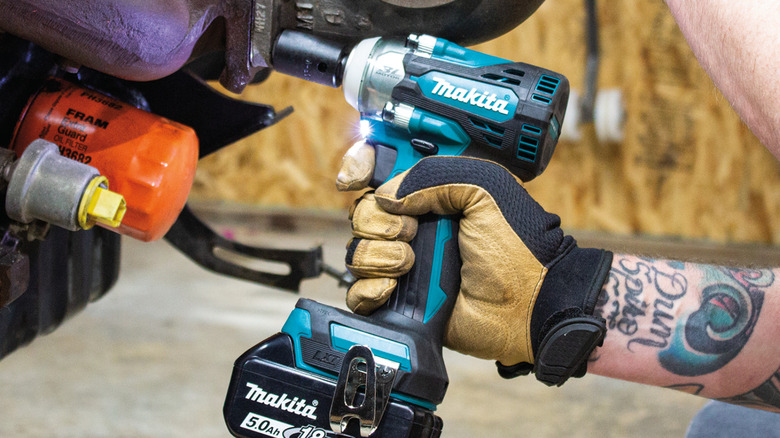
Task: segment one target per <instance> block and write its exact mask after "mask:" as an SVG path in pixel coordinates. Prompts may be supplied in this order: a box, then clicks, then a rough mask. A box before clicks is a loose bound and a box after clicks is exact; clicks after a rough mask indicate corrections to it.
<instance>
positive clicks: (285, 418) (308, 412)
mask: <svg viewBox="0 0 780 438" xmlns="http://www.w3.org/2000/svg"><path fill="white" fill-rule="evenodd" d="M335 379H336V377H335V376H334V377H333V379H332V380H331V379H327V378H324V377H322V376H319V375H316V374H313V373H310V372H308V371H304V370H301V369H298V368H296V367H295V357H294V353H293V344H292V340H291V339H290V337H289V336H288V335H286V334H284V333H278V334H276V335H274V336H272V337H270V338H268V339H266V340H265V341H263V342H261V343H260V344H258V345H256V346H254V347H253V348H252V349H250V350H249V351H247V352H246V353H244V354H243V355H242V356H241V357H239V358H238V360H236V363H235V367H234V369H233V376H232V378H231V381H230V387H229V388H228V395H227V398H226V400H225V407H224V416H225V421H226V423H227V425H228V428H229V429H230V432H231V433H232V434H233V435H234V436H236V437H246V438H260V437H263V438H265V437H280V438H282V437H283V438H324V437H340V438H347V437H358V436H360V432H359V429H360V428H359V424H358V421H357V420H353V421H352V422H351V423H350V424H349V427H348V428H347V429H346V430H345V431H344V432H343V433H335V432H333V431H332V430H331V427H330V418H329V412H330V407H331V403H332V402H333V394H334V392H335V389H336V380H335ZM441 429H442V421H441V419H440V418H439V417H437V416H436V415H434V413H433V411H431V410H428V409H425V408H421V407H419V406H415V405H411V404H408V403H404V402H402V401H400V400H397V399H393V398H391V399H390V401H389V403H388V404H387V408H386V411H385V413H384V418H383V419H382V421H381V423H380V426H379V428H378V429H377V430H376V432H374V433H373V434H372V435H371V436H372V438H373V437H376V438H407V437H420V438H427V437H430V438H436V437H439V436H440V435H441Z"/></svg>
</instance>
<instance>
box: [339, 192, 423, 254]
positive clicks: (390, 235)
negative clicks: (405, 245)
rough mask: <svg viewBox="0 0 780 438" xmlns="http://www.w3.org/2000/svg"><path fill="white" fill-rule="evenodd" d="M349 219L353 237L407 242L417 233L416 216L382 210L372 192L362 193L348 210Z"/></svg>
mask: <svg viewBox="0 0 780 438" xmlns="http://www.w3.org/2000/svg"><path fill="white" fill-rule="evenodd" d="M350 219H352V234H353V235H354V236H355V237H362V238H364V239H376V240H401V241H404V242H409V241H410V240H412V238H414V236H415V234H417V219H416V218H414V217H411V216H406V215H397V214H390V213H388V212H386V211H384V210H382V209H381V208H380V207H379V205H378V204H377V203H376V198H375V197H374V194H373V193H367V194H365V195H363V198H362V199H361V200H360V201H359V202H358V203H357V204H355V206H354V207H353V209H352V210H351V212H350Z"/></svg>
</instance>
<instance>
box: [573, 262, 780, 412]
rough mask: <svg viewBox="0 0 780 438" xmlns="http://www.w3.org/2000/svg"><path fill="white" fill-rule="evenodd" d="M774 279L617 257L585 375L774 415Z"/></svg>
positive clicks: (778, 383)
mask: <svg viewBox="0 0 780 438" xmlns="http://www.w3.org/2000/svg"><path fill="white" fill-rule="evenodd" d="M779 276H780V270H770V269H735V268H725V267H719V266H711V265H701V264H693V263H681V262H673V261H665V260H650V259H643V258H638V257H634V256H623V255H620V256H618V255H616V256H615V258H614V260H613V262H612V269H611V271H610V273H609V278H608V280H607V282H606V283H605V284H604V287H603V289H602V292H601V296H600V299H599V304H598V307H597V313H600V314H601V316H602V317H603V318H604V319H606V321H607V326H608V332H607V337H606V339H605V341H604V345H603V347H601V348H599V349H597V350H596V351H594V352H593V355H592V356H591V364H590V365H589V366H588V371H589V372H592V373H596V374H601V375H604V376H608V377H615V378H620V379H624V380H630V381H634V382H640V383H646V384H650V385H656V386H665V387H670V388H675V389H679V390H683V391H686V392H690V393H692V394H697V395H701V396H704V397H708V398H715V399H720V400H722V401H727V402H730V403H735V404H743V405H747V406H751V407H756V408H762V409H766V410H773V411H777V412H780V291H778V290H777V289H779V288H780V284H777V283H780V279H778V277H779ZM776 279H777V280H778V281H777V283H776Z"/></svg>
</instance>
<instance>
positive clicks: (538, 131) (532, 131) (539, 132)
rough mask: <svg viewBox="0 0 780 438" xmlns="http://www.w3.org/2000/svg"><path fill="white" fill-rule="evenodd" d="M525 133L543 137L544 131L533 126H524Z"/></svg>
mask: <svg viewBox="0 0 780 438" xmlns="http://www.w3.org/2000/svg"><path fill="white" fill-rule="evenodd" d="M523 131H525V132H527V133H529V134H534V135H542V130H541V129H539V128H537V127H536V126H533V125H523Z"/></svg>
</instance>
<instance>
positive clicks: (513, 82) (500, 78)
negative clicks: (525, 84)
mask: <svg viewBox="0 0 780 438" xmlns="http://www.w3.org/2000/svg"><path fill="white" fill-rule="evenodd" d="M482 77H483V78H484V79H489V80H491V81H496V82H500V83H502V84H510V85H520V80H519V79H515V78H510V77H507V76H502V75H499V74H495V73H485V74H484V75H482Z"/></svg>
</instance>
